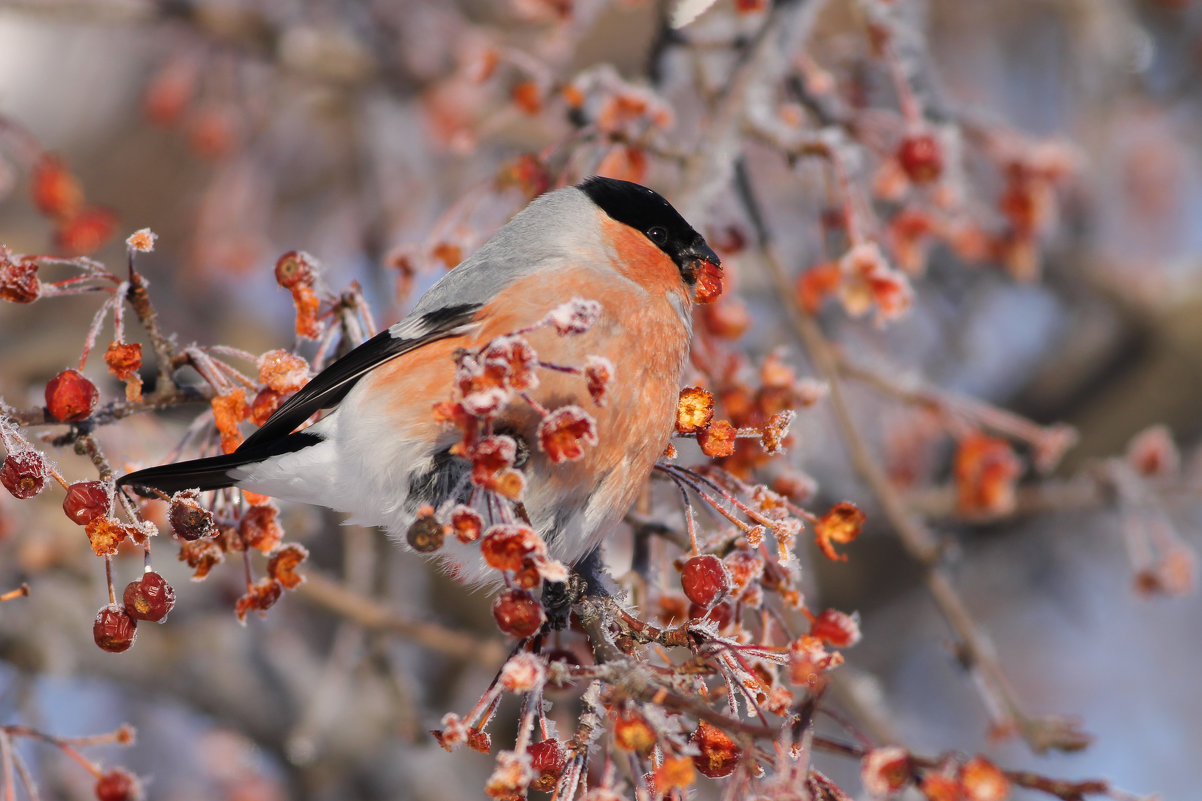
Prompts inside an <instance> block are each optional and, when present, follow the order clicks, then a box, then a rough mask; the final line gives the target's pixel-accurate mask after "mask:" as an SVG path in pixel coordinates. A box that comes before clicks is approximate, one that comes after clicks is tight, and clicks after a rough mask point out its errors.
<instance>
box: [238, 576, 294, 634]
mask: <svg viewBox="0 0 1202 801" xmlns="http://www.w3.org/2000/svg"><path fill="white" fill-rule="evenodd" d="M283 594H284V587H283V585H281V584H280V583H279V582H278V581H276V580H275V579H273V578H265V579H260V580H259V581H257V582H255V583H254V584H253V585H251V586H250V587H249V588H247V592H246V595H243V596H242V597H241V598H239V599H238V602H237V603H236V604H234V614H235V615H236V616H237V618H238V622H239V623H242V624H245V623H246V613H247V612H250V611H251V610H252V609H253V610H255V611H257V612H258V613H259V615H260V616H264V615H266V614H267V610H268V609H270V608H271V607H272V606H274V605H275V602H276V601H278V600H280V596H281V595H283Z"/></svg>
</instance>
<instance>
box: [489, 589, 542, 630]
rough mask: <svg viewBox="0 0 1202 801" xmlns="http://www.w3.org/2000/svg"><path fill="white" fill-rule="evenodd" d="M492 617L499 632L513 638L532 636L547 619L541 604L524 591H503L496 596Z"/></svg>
mask: <svg viewBox="0 0 1202 801" xmlns="http://www.w3.org/2000/svg"><path fill="white" fill-rule="evenodd" d="M492 615H493V617H494V618H495V619H496V621H497V626H498V627H499V628H500V629H501V631H503V632H505V633H506V634H510V635H512V636H514V637H529V636H531V635H533V634H534V633H535V632H537V631H538V630H539V629H540V628H542V625H543V623H544V622H546V619H547V615H546V613H545V612H543V606H542V604H540V603H539V602H538V600H537V599H536V598H535V597H534V596H533V595H531V594H530V593H528V592H526V591H524V590H505V591H504V592H502V593H501V594H500V595H498V596H497V600H496V601H494V602H493V605H492Z"/></svg>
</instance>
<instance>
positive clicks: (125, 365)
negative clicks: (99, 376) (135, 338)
mask: <svg viewBox="0 0 1202 801" xmlns="http://www.w3.org/2000/svg"><path fill="white" fill-rule="evenodd" d="M104 363H105V364H107V365H108V367H109V372H110V373H112V374H113V375H115V376H116V377H117V378H118V379H120V380H122V381H128V380H129V379H130V378H132V377H134V376H136V375H137V374H138V369H139V368H140V367H141V366H142V346H141V345H140V344H139V343H137V342H134V343H124V342H110V343H109V346H108V350H106V351H105V352H104Z"/></svg>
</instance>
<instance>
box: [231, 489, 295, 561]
mask: <svg viewBox="0 0 1202 801" xmlns="http://www.w3.org/2000/svg"><path fill="white" fill-rule="evenodd" d="M279 514H280V510H279V509H278V508H277V507H276V505H275V504H274V503H270V502H268V503H259V504H255V505H254V506H251V507H249V508H248V509H247V510H246V511H245V512H244V513H243V514H242V519H241V520H239V521H238V533H239V534H240V535H241V536H242V541H243V542H244V543H246V547H248V548H258V549H259V550H260V551H262V552H263V553H271V551H272V550H274V549H275V547H276V546H277V545H279V544H280V540H282V539H283V538H284V529H283V527H281V526H280V524H279V521H278V520H277V519H276V518H277V517H279Z"/></svg>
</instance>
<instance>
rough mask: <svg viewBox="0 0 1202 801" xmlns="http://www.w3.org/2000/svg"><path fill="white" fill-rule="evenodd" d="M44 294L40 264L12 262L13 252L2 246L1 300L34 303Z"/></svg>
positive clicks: (25, 261)
mask: <svg viewBox="0 0 1202 801" xmlns="http://www.w3.org/2000/svg"><path fill="white" fill-rule="evenodd" d="M41 294H42V283H41V281H39V280H38V263H37V262H36V261H34V260H32V259H21V260H20V261H13V260H12V251H10V250H9V249H8V248H6V247H4V246H3V245H0V300H7V301H9V302H10V303H33V302H34V301H35V300H37V299H38V298H39V297H40V296H41Z"/></svg>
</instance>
